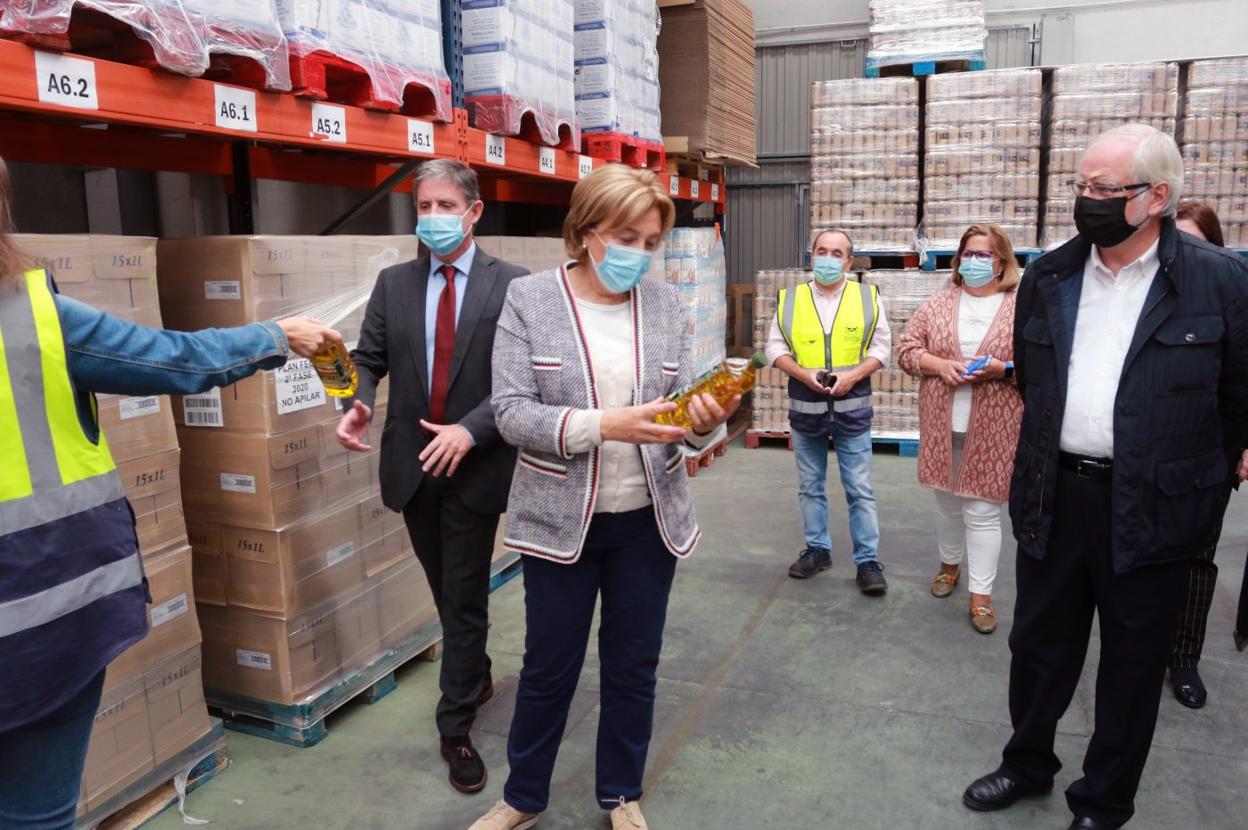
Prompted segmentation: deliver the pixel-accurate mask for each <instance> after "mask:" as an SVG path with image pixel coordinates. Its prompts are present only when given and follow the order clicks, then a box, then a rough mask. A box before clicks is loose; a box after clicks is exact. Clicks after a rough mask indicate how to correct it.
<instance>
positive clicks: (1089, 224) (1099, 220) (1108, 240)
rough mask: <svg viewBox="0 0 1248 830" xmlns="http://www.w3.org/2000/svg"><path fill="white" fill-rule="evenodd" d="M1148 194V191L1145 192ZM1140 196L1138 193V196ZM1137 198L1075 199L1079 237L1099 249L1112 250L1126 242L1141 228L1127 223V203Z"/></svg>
mask: <svg viewBox="0 0 1248 830" xmlns="http://www.w3.org/2000/svg"><path fill="white" fill-rule="evenodd" d="M1144 192H1147V191H1144ZM1138 195H1139V194H1138V193H1137V194H1136V196H1138ZM1134 198H1135V196H1131V197H1129V198H1128V197H1127V196H1119V197H1117V198H1115V199H1093V198H1091V197H1089V196H1080V197H1078V198H1076V199H1075V227H1076V228H1078V229H1079V235H1080V236H1082V237H1084V238H1085V239H1088V240H1090V241H1091V242H1092V244H1093V245H1095V246H1097V247H1098V248H1112V247H1114V246H1115V245H1121V244H1122V243H1123V242H1126V241H1127V240H1128V239H1129V238H1130V237H1131V234H1133V233H1135V232H1136V231H1137V230H1139V228H1137V227H1136V226H1135V225H1132V224H1131V223H1130V222H1128V221H1127V202H1128V201H1129V199H1134Z"/></svg>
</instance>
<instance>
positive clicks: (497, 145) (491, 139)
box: [485, 133, 507, 166]
mask: <svg viewBox="0 0 1248 830" xmlns="http://www.w3.org/2000/svg"><path fill="white" fill-rule="evenodd" d="M485 160H486V161H487V162H489V163H490V164H497V165H499V166H505V165H506V164H507V139H505V138H503V137H502V136H501V135H491V134H488V133H487V134H486V136H485Z"/></svg>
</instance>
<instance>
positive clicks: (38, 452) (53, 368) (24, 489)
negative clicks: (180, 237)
mask: <svg viewBox="0 0 1248 830" xmlns="http://www.w3.org/2000/svg"><path fill="white" fill-rule="evenodd" d="M80 395H85V396H86V398H87V399H88V400H89V401H90V404H91V407H90V408H91V411H92V413H94V412H95V399H94V398H93V397H90V395H89V394H88V393H80V392H78V391H77V390H76V389H75V388H74V384H73V381H72V380H71V378H70V374H69V366H68V360H67V356H66V348H65V338H64V334H63V333H62V331H61V321H60V316H59V314H58V312H57V308H56V296H55V289H54V288H53V286H52V282H51V280H50V279H49V277H48V276H47V274H45V273H44V272H43V271H41V270H40V271H28V272H27V273H25V274H24V275H22V278H21V279H19V280H17V281H16V283H15V284H8V285H3V286H0V458H2V459H3V460H4V470H3V472H2V473H0V666H2V667H3V670H0V733H2V732H4V731H6V730H8V729H12V728H15V727H17V726H20V725H22V724H24V723H29V722H31V721H33V720H37V719H38V718H40V717H42V716H44V715H46V714H47V713H49V712H51V711H53V710H54V709H56V708H57V707H59V706H61V705H63V704H64V703H65V702H66V701H67V700H68V699H69V698H71V697H72V696H73V695H74V694H76V693H77V692H78V691H80V690H81V689H82V687H83V686H85V685H86V684H87V683H88V682H89V681H90V680H91V679H92V678H94V677H95V675H96V674H98V673H99V672H100V671H101V670H103V669H104V667H105V666H107V665H108V663H109V662H110V661H111V660H112V659H113V658H114V657H116V656H117V655H118V654H120V653H121V652H122V651H123V650H125V649H126V648H127V647H129V646H130V645H131V644H133V643H134V642H135V641H137V640H139V639H140V638H141V637H142V636H143V635H144V634H145V633H146V631H147V615H146V613H145V608H144V606H145V604H146V602H147V598H148V597H147V584H146V580H145V579H144V575H143V565H142V561H141V559H140V556H139V544H138V538H137V537H136V535H135V529H134V513H133V512H132V511H131V509H130V505H129V503H128V502H127V501H126V498H125V493H124V491H123V489H122V484H121V479H120V477H119V476H118V475H117V469H116V465H115V464H114V463H113V458H112V454H111V453H110V452H109V450H108V443H107V442H106V441H105V439H104V437H103V435H102V434H100V430H99V424H98V420H95V421H94V422H91V423H84V422H83V419H82V418H80V416H79V407H78V402H79V400H80Z"/></svg>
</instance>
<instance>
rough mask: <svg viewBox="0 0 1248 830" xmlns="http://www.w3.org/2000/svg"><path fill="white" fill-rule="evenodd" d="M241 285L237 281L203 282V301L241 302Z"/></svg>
mask: <svg viewBox="0 0 1248 830" xmlns="http://www.w3.org/2000/svg"><path fill="white" fill-rule="evenodd" d="M242 298H243V284H242V283H241V282H239V281H238V280H205V281H204V299H205V300H241V299H242Z"/></svg>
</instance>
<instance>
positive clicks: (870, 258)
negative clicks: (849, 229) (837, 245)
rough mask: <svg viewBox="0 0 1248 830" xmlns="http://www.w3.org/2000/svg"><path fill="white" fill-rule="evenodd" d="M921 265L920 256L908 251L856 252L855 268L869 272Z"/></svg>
mask: <svg viewBox="0 0 1248 830" xmlns="http://www.w3.org/2000/svg"><path fill="white" fill-rule="evenodd" d="M860 263H861V266H860ZM921 264H922V263H920V262H919V255H918V254H917V253H913V252H908V251H907V252H902V251H876V250H865V251H855V252H854V267H855V268H858V267H861V268H862V269H864V270H867V271H870V270H877V271H878V270H890V269H898V268H918V267H919V266H920V265H921Z"/></svg>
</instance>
